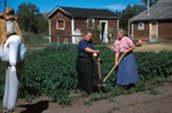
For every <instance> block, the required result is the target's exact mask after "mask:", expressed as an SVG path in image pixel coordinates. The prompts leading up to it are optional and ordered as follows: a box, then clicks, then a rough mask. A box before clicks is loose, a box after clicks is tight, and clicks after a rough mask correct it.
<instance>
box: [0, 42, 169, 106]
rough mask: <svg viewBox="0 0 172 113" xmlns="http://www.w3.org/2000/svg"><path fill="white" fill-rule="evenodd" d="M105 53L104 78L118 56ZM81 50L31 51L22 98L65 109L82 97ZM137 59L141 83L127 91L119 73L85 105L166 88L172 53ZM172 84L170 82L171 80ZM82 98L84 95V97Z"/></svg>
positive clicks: (104, 50) (53, 48) (1, 72)
mask: <svg viewBox="0 0 172 113" xmlns="http://www.w3.org/2000/svg"><path fill="white" fill-rule="evenodd" d="M98 49H99V50H100V52H101V54H100V57H101V71H102V76H103V78H104V77H105V76H106V75H107V73H108V72H109V70H110V69H111V68H112V66H113V65H114V52H113V51H111V50H110V49H108V48H107V47H105V46H102V47H99V48H98ZM76 57H77V48H76V46H75V45H58V46H49V47H47V48H45V49H44V50H37V51H30V52H28V54H27V58H26V60H25V64H24V66H23V68H24V70H23V71H22V82H21V87H20V90H19V92H20V97H22V98H26V99H28V100H32V99H33V98H35V97H37V96H40V95H47V96H48V97H49V98H50V99H51V100H52V101H54V102H57V103H58V104H61V105H67V104H70V103H71V102H72V97H71V96H69V94H70V93H71V92H73V93H75V92H77V93H81V92H79V91H78V88H77V83H78V81H77V73H76V69H75V64H76ZM135 57H136V60H137V64H138V72H139V75H140V79H141V81H140V82H139V83H138V84H136V86H135V87H133V88H131V89H129V90H127V89H125V88H123V87H120V86H117V85H116V83H115V80H116V73H115V71H114V72H113V73H112V75H111V76H110V77H109V79H108V80H107V81H106V86H105V88H104V89H103V92H100V93H93V94H91V95H90V96H89V99H88V100H85V102H84V103H85V104H87V105H89V104H91V103H92V102H94V101H96V100H100V99H109V100H114V97H116V96H118V95H121V94H127V93H133V92H138V91H144V90H145V89H146V88H147V87H151V86H152V85H155V84H162V83H164V82H166V81H167V79H168V76H169V75H172V52H171V51H162V52H159V53H153V52H147V53H146V52H137V53H135ZM5 67H6V66H5V64H4V63H2V62H1V63H0V75H2V76H1V77H0V83H1V86H0V97H1V98H2V95H3V91H4V90H3V88H4V79H5V78H4V77H5ZM168 81H169V80H168ZM81 95H82V93H81Z"/></svg>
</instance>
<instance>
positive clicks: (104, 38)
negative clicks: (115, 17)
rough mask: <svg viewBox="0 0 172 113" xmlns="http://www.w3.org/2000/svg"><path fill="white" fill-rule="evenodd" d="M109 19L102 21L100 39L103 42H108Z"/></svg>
mask: <svg viewBox="0 0 172 113" xmlns="http://www.w3.org/2000/svg"><path fill="white" fill-rule="evenodd" d="M107 28H108V21H100V41H101V42H103V43H108V41H109V40H108V35H107V33H108V32H107Z"/></svg>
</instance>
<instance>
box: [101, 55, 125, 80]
mask: <svg viewBox="0 0 172 113" xmlns="http://www.w3.org/2000/svg"><path fill="white" fill-rule="evenodd" d="M124 56H125V53H124V54H122V56H121V57H120V59H119V60H118V64H119V62H121V60H122V59H123V57H124ZM118 64H115V65H114V66H113V67H112V69H111V70H110V71H109V73H108V74H107V75H106V77H105V78H104V80H103V82H105V81H106V80H107V79H108V77H109V76H110V74H111V73H112V72H113V70H114V69H115V68H116V67H117V65H118Z"/></svg>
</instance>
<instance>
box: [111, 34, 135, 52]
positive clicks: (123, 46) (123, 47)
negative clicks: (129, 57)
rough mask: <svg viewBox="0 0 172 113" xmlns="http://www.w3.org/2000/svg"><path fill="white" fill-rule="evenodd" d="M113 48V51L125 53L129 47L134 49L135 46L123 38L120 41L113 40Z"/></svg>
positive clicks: (129, 40)
mask: <svg viewBox="0 0 172 113" xmlns="http://www.w3.org/2000/svg"><path fill="white" fill-rule="evenodd" d="M114 47H115V48H114V50H115V51H116V52H118V53H119V52H126V51H127V50H128V49H129V48H130V47H135V44H134V43H133V41H132V40H131V39H130V38H128V37H125V36H124V37H122V38H121V40H118V39H117V40H115V42H114Z"/></svg>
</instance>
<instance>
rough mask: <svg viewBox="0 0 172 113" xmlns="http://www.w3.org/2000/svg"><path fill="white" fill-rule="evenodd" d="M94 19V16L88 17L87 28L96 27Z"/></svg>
mask: <svg viewBox="0 0 172 113" xmlns="http://www.w3.org/2000/svg"><path fill="white" fill-rule="evenodd" d="M94 21H95V20H94V19H93V18H88V19H87V28H91V29H92V28H94Z"/></svg>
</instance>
